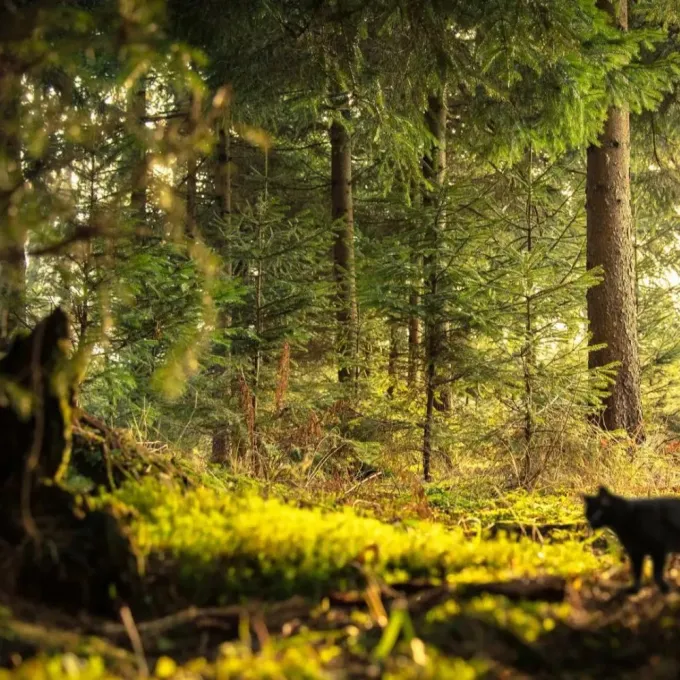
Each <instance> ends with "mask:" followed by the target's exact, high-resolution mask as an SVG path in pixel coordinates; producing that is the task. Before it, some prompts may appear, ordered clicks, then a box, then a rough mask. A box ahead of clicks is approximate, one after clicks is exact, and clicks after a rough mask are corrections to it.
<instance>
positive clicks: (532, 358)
mask: <svg viewBox="0 0 680 680" xmlns="http://www.w3.org/2000/svg"><path fill="white" fill-rule="evenodd" d="M526 167H527V173H526V184H527V187H528V191H529V194H528V196H527V205H526V220H527V224H526V235H527V240H526V249H527V253H532V252H533V250H534V231H533V222H532V220H531V215H532V212H533V208H534V196H533V184H532V180H533V174H532V172H533V150H532V149H531V147H530V148H529V151H528V153H527V162H526ZM529 283H531V282H529ZM527 289H528V292H527V295H526V296H525V299H524V312H525V316H524V346H523V347H522V373H523V377H524V445H525V451H524V460H523V462H522V471H521V473H520V474H521V480H520V481H521V483H522V484H528V483H529V482H530V481H531V476H532V474H533V470H532V464H533V444H534V441H533V440H534V434H535V432H536V416H535V408H534V377H535V375H536V347H535V342H536V337H535V335H536V334H535V331H534V316H535V312H534V308H533V304H532V301H533V298H532V292H533V291H532V288H531V285H529V286H527Z"/></svg>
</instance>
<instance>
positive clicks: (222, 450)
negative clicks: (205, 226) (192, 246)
mask: <svg viewBox="0 0 680 680" xmlns="http://www.w3.org/2000/svg"><path fill="white" fill-rule="evenodd" d="M230 142H231V134H230V123H229V122H227V121H225V122H224V123H223V124H222V125H220V127H219V129H218V131H217V163H216V166H215V203H216V208H217V215H218V217H219V218H220V221H221V222H223V223H225V224H226V225H227V231H228V232H230V231H231V229H230V227H231V212H232V211H231V165H230V163H231V159H230V157H229V156H230V151H231V148H230V146H231V144H230ZM223 261H224V267H225V275H226V276H227V277H229V278H231V276H232V273H233V272H232V265H231V257H230V253H228V252H227V253H224V257H223ZM218 322H219V324H220V326H221V328H222V329H226V328H229V326H231V315H230V314H229V313H228V312H227V311H226V310H220V311H219V317H218ZM225 399H226V395H225ZM228 445H229V436H228V428H227V426H226V425H220V426H218V427H217V429H216V430H215V432H213V435H212V452H211V456H212V460H213V461H214V462H217V463H223V462H224V461H225V460H226V458H227V449H228Z"/></svg>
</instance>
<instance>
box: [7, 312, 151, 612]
mask: <svg viewBox="0 0 680 680" xmlns="http://www.w3.org/2000/svg"><path fill="white" fill-rule="evenodd" d="M68 346H69V322H68V317H67V316H66V314H65V313H64V311H63V310H61V309H56V310H55V311H54V312H52V314H50V315H49V316H47V317H46V318H45V319H43V320H42V321H41V322H40V323H38V324H37V325H36V327H35V328H34V329H33V331H32V332H31V333H30V334H29V335H26V336H21V337H18V338H16V339H15V340H14V342H13V343H12V345H11V346H10V348H9V350H8V352H7V354H6V355H5V356H4V357H3V358H2V359H0V433H2V435H1V436H2V438H3V445H2V449H1V453H0V589H2V590H4V591H5V592H8V593H16V594H20V595H22V596H24V597H31V598H36V599H40V600H41V601H45V602H49V603H51V604H54V605H58V606H59V607H61V608H62V609H65V610H67V611H78V610H81V609H86V610H89V611H91V612H92V613H97V614H113V613H114V611H115V609H116V602H117V600H118V599H119V598H123V599H124V600H126V601H127V602H128V603H130V604H132V602H131V601H132V600H136V599H137V598H138V596H139V595H140V593H141V589H140V588H139V576H138V570H137V561H136V558H135V555H134V552H133V550H132V548H131V545H130V543H129V541H128V538H127V536H126V535H125V534H124V533H123V531H122V530H121V528H120V527H119V525H118V523H117V521H116V519H115V517H114V516H113V515H112V514H111V513H109V512H105V511H101V510H97V511H91V510H89V509H88V508H86V507H84V506H83V504H82V503H81V502H80V501H81V499H79V498H78V497H77V496H76V495H75V494H73V493H71V492H70V491H68V490H67V489H65V488H63V487H62V486H60V481H61V480H62V478H63V475H64V473H65V471H66V469H67V467H68V464H69V457H70V453H71V445H72V431H73V427H72V406H73V402H74V399H73V397H74V384H73V380H72V379H71V375H72V370H71V362H70V361H69V358H68V354H67V352H68Z"/></svg>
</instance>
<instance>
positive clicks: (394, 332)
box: [387, 319, 399, 399]
mask: <svg viewBox="0 0 680 680" xmlns="http://www.w3.org/2000/svg"><path fill="white" fill-rule="evenodd" d="M387 323H388V328H389V331H390V354H389V357H388V360H387V375H388V377H389V386H388V388H387V396H388V397H389V398H390V399H391V398H392V397H393V396H394V390H395V388H396V387H397V382H398V380H399V376H398V372H397V361H398V360H399V324H398V323H397V321H396V320H395V319H390V321H388V322H387Z"/></svg>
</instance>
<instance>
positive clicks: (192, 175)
mask: <svg viewBox="0 0 680 680" xmlns="http://www.w3.org/2000/svg"><path fill="white" fill-rule="evenodd" d="M196 185H197V163H196V156H195V155H194V154H193V153H191V154H190V155H189V157H188V158H187V202H186V210H187V215H186V235H187V238H190V239H192V240H194V239H195V238H196V236H197V230H198V226H197V222H196Z"/></svg>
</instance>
